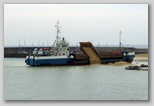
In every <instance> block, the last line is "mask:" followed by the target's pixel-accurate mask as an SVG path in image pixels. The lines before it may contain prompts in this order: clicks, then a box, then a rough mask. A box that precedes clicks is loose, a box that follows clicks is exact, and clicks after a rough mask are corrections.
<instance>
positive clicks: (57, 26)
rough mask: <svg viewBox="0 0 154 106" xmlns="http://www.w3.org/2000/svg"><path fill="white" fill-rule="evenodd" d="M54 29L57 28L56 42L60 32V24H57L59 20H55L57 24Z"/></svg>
mask: <svg viewBox="0 0 154 106" xmlns="http://www.w3.org/2000/svg"><path fill="white" fill-rule="evenodd" d="M55 27H56V29H57V36H56V41H57V42H56V44H57V43H58V38H59V36H58V35H59V33H60V28H61V26H59V21H57V24H56V25H55Z"/></svg>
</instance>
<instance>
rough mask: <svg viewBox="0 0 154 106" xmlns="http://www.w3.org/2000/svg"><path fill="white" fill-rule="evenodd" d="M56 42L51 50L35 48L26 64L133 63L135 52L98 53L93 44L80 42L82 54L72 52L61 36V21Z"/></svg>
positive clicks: (57, 26)
mask: <svg viewBox="0 0 154 106" xmlns="http://www.w3.org/2000/svg"><path fill="white" fill-rule="evenodd" d="M56 29H57V35H56V40H55V41H54V43H53V46H52V47H51V48H34V49H33V51H32V52H31V53H30V54H29V55H28V56H26V60H25V63H26V64H27V65H30V66H59V65H62V66H63V65H89V64H107V63H111V62H112V63H114V62H118V61H126V62H132V61H133V58H134V57H135V52H134V51H112V52H97V51H96V50H95V48H94V46H93V45H92V43H91V42H80V50H81V51H82V53H80V54H79V53H78V54H77V53H72V52H70V48H69V42H67V41H66V40H65V38H64V37H63V38H61V37H60V36H59V33H60V26H59V21H57V24H56Z"/></svg>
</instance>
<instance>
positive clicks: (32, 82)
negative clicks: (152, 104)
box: [3, 58, 148, 100]
mask: <svg viewBox="0 0 154 106" xmlns="http://www.w3.org/2000/svg"><path fill="white" fill-rule="evenodd" d="M127 66H128V65H127ZM125 67H126V65H120V66H119V65H118V66H116V65H85V66H44V67H30V66H27V65H26V64H25V59H24V58H4V72H3V73H4V76H3V78H4V99H5V100H148V71H134V70H125Z"/></svg>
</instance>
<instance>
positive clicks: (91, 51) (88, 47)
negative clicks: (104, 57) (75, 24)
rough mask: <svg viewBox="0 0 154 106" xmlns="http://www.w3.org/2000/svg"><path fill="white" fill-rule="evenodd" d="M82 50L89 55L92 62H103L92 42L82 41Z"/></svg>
mask: <svg viewBox="0 0 154 106" xmlns="http://www.w3.org/2000/svg"><path fill="white" fill-rule="evenodd" d="M80 50H81V51H82V52H83V53H84V54H86V55H87V56H88V57H89V60H90V64H101V60H100V56H99V54H98V53H97V51H96V50H95V48H94V46H93V45H92V43H91V42H80Z"/></svg>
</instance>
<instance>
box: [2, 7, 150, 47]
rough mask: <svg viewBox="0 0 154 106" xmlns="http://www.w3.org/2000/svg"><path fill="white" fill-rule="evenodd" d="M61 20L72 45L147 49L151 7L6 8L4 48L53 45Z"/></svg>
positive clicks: (61, 34)
mask: <svg viewBox="0 0 154 106" xmlns="http://www.w3.org/2000/svg"><path fill="white" fill-rule="evenodd" d="M57 20H59V22H60V26H61V27H62V28H61V33H60V36H61V37H65V38H66V40H67V41H68V42H69V43H70V45H71V46H72V45H77V44H78V43H79V42H86V41H90V42H92V43H93V44H94V45H98V44H99V45H100V46H104V45H108V46H110V45H118V44H119V31H120V30H121V31H122V37H121V40H122V44H123V45H148V4H5V5H4V46H5V47H6V46H19V41H20V46H23V45H24V39H25V45H26V46H32V45H33V46H38V45H44V46H47V45H52V44H53V42H54V40H55V36H56V28H55V24H56V21H57Z"/></svg>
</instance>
